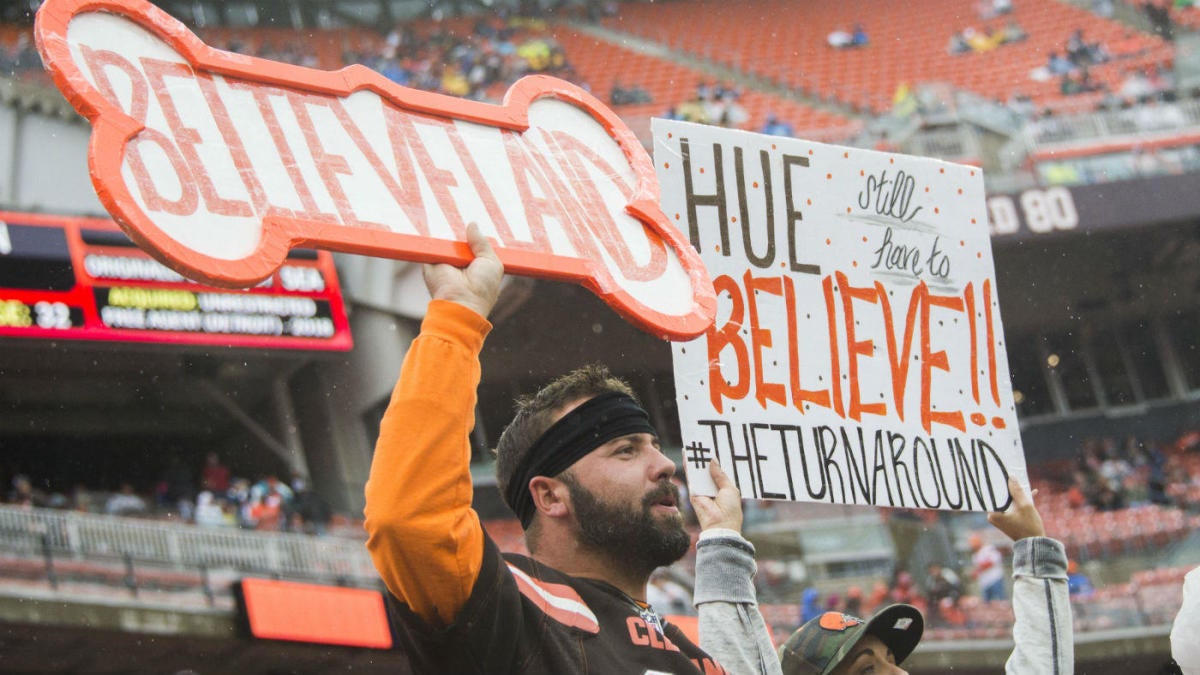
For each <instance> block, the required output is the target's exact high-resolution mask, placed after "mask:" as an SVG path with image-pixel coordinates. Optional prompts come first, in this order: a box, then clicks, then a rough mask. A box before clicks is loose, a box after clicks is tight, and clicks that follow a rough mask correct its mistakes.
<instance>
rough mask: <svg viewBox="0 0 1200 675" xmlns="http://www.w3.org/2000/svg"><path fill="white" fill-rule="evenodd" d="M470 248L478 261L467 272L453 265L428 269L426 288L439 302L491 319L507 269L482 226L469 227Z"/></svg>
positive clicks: (468, 239) (466, 269)
mask: <svg viewBox="0 0 1200 675" xmlns="http://www.w3.org/2000/svg"><path fill="white" fill-rule="evenodd" d="M467 244H468V245H469V246H470V247H471V252H472V253H474V254H475V259H474V260H472V261H471V264H469V265H467V266H466V267H464V268H458V267H455V266H453V265H446V264H436V265H425V266H424V268H423V270H422V271H423V272H424V275H425V287H426V288H428V289H429V295H431V296H433V298H434V299H435V300H449V301H451V302H457V303H458V304H460V305H462V306H464V307H466V308H468V309H470V310H473V311H474V312H475V313H477V314H479V316H482V317H485V318H486V317H487V315H488V312H491V311H492V307H493V306H494V305H495V304H496V298H497V297H498V296H499V295H500V282H501V281H502V280H503V279H504V265H503V263H501V262H500V258H499V257H498V256H497V255H496V252H495V251H494V250H492V243H491V242H490V241H488V239H487V237H485V236H483V232H481V231H480V230H479V226H478V225H476V224H475V223H471V224H470V225H468V226H467Z"/></svg>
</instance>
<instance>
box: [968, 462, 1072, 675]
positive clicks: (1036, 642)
mask: <svg viewBox="0 0 1200 675" xmlns="http://www.w3.org/2000/svg"><path fill="white" fill-rule="evenodd" d="M1008 489H1009V492H1010V493H1011V494H1012V498H1013V503H1012V506H1010V507H1009V509H1008V510H1007V511H1005V512H1003V513H991V514H988V522H990V523H991V524H992V525H993V526H995V527H996V529H998V530H1000V531H1001V532H1003V533H1004V534H1006V535H1008V536H1009V538H1011V539H1012V540H1013V613H1014V614H1015V615H1016V621H1015V622H1014V623H1013V643H1014V646H1013V652H1012V655H1011V656H1009V658H1008V662H1007V663H1006V664H1005V672H1007V673H1012V674H1013V675H1016V674H1017V673H1020V674H1021V675H1030V674H1032V675H1041V674H1045V675H1071V673H1073V672H1075V670H1074V669H1075V636H1074V626H1073V624H1072V618H1071V600H1070V594H1069V592H1068V590H1067V553H1066V549H1065V548H1063V545H1062V543H1061V542H1059V541H1056V540H1054V539H1050V538H1048V537H1046V528H1045V526H1044V525H1042V516H1041V515H1040V514H1039V513H1038V511H1037V508H1036V507H1035V506H1034V505H1033V500H1032V499H1030V496H1029V495H1027V494H1025V490H1024V489H1023V488H1022V487H1021V484H1020V483H1018V482H1017V480H1016V479H1015V478H1011V477H1010V478H1009V479H1008Z"/></svg>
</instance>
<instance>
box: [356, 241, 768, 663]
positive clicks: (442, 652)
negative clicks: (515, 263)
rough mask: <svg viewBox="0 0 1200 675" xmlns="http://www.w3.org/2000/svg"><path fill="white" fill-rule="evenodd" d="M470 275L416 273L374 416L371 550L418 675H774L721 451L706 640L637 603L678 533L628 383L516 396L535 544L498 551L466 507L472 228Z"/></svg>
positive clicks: (522, 500)
mask: <svg viewBox="0 0 1200 675" xmlns="http://www.w3.org/2000/svg"><path fill="white" fill-rule="evenodd" d="M468 243H469V244H470V246H471V250H472V251H473V252H474V254H475V259H474V260H473V261H472V262H471V264H470V265H468V266H467V267H466V268H465V269H458V268H455V267H451V266H448V265H430V266H426V268H425V282H426V285H427V286H428V288H429V291H430V294H431V296H432V297H433V300H432V301H431V302H430V304H429V307H428V310H427V313H426V316H425V319H424V321H423V322H422V326H421V332H420V335H419V336H418V337H417V339H416V340H414V341H413V344H412V347H411V348H410V349H409V352H408V354H407V355H406V357H405V361H404V366H403V368H402V369H401V373H400V379H399V381H398V383H397V385H396V389H395V392H394V393H393V396H392V400H391V403H390V404H389V406H388V409H387V412H386V413H385V415H384V418H383V421H382V423H381V425H380V435H379V441H378V443H377V445H376V450H375V456H374V459H373V460H372V465H371V475H370V479H369V480H368V482H367V486H366V500H367V501H366V504H367V505H366V510H365V514H366V521H365V524H366V528H367V531H368V534H369V538H368V541H367V547H368V549H369V550H370V552H371V555H372V558H373V560H374V562H375V566H376V568H377V569H378V570H379V573H380V576H381V577H382V578H383V580H384V582H385V584H386V585H387V587H388V590H389V591H390V596H391V597H390V598H389V610H390V611H391V615H392V618H393V624H394V625H395V626H396V627H397V643H398V646H399V648H400V649H402V650H404V651H405V652H406V653H408V654H409V655H410V658H411V660H412V664H413V667H414V670H415V671H416V672H430V673H508V672H514V673H515V672H519V673H535V674H536V673H546V674H555V675H558V674H564V673H650V672H654V673H680V674H682V673H705V674H708V673H727V672H735V673H756V672H761V673H777V672H779V664H778V660H777V658H776V656H775V653H774V651H773V649H772V647H771V644H770V640H769V637H768V633H767V630H766V626H765V624H764V623H763V621H762V617H761V615H760V614H759V612H758V609H757V606H756V604H755V596H754V588H753V581H752V577H753V574H754V569H755V563H754V559H753V551H754V549H753V547H752V546H751V545H750V543H749V542H747V541H746V540H745V539H743V538H742V537H741V535H740V532H739V530H740V528H741V522H742V512H741V503H740V495H738V493H737V490H736V489H735V488H734V487H733V486H732V485H731V482H730V481H729V479H728V478H727V477H726V476H725V475H724V474H723V473H721V471H720V469H719V467H718V466H717V465H716V463H712V464H711V465H710V468H711V475H712V476H713V480H714V483H715V484H716V486H717V487H718V493H717V495H716V496H715V497H693V498H692V504H693V507H694V508H695V510H696V512H697V517H698V519H699V520H700V524H701V528H702V532H701V535H700V541H699V543H698V544H697V562H696V567H697V580H696V589H695V598H694V602H695V603H696V604H697V606H698V608H699V610H700V634H701V645H699V646H698V645H695V644H693V643H692V642H691V641H690V640H689V639H688V638H687V637H686V636H685V635H684V634H683V632H682V631H681V630H679V628H678V627H676V626H674V625H673V624H670V623H668V622H666V621H664V620H663V618H662V617H661V616H660V615H659V614H658V613H657V612H656V611H655V610H654V608H653V607H651V606H649V605H648V604H647V603H646V584H647V581H648V580H649V577H650V574H651V573H652V572H653V571H654V570H655V568H657V567H660V566H662V565H669V564H671V563H673V562H675V561H676V560H678V559H679V558H681V557H682V556H683V555H684V553H686V552H687V550H688V547H689V546H690V537H689V535H688V533H687V531H686V530H685V529H684V527H683V519H682V517H681V515H680V512H679V493H678V491H677V489H676V488H675V486H674V485H673V484H672V482H671V480H670V479H671V477H672V476H673V475H674V473H675V465H674V463H673V462H672V461H671V460H670V459H669V458H667V457H666V456H664V455H663V454H662V452H661V450H660V447H659V443H658V434H657V432H656V431H655V429H654V427H653V426H652V425H651V424H650V421H649V417H648V415H647V414H646V412H645V410H643V409H642V407H641V406H640V405H639V404H638V402H637V400H636V398H635V397H634V396H633V393H632V391H630V389H629V387H628V386H627V385H626V384H624V383H623V382H621V381H620V380H618V379H616V378H614V377H612V376H611V375H610V374H609V373H608V372H607V371H606V370H604V369H603V368H599V367H589V368H584V369H581V370H579V371H576V372H574V373H571V374H569V375H567V376H565V377H563V378H560V379H559V380H557V381H556V382H554V383H553V384H551V385H549V386H547V387H546V388H544V389H543V390H542V391H540V392H538V394H537V395H535V396H533V397H531V398H529V399H525V400H523V401H520V402H518V410H517V415H516V418H515V419H514V420H513V422H512V423H511V424H510V425H509V427H508V428H507V429H506V430H505V432H504V434H503V435H502V437H501V439H500V442H499V444H498V446H497V448H496V452H497V463H496V467H497V469H496V470H497V477H498V483H499V487H500V490H501V493H502V494H503V495H504V496H505V500H506V501H507V502H508V504H509V506H510V507H511V508H512V509H513V511H514V512H515V513H516V514H517V517H518V518H519V519H520V521H521V524H522V526H523V527H524V529H525V536H526V543H527V546H528V549H529V551H530V556H529V557H526V556H520V555H514V554H501V553H500V551H499V549H497V547H496V545H495V544H494V543H493V542H492V541H491V540H490V539H489V538H488V537H487V535H486V533H485V532H484V531H483V528H482V527H481V525H480V522H479V517H478V515H477V514H476V513H475V512H474V511H473V510H472V509H471V496H472V484H471V474H470V466H469V463H470V445H469V442H468V434H469V433H470V431H471V428H472V426H473V424H474V410H475V402H476V394H475V389H476V387H477V386H478V384H479V378H480V366H479V353H480V350H481V349H482V345H483V340H484V337H485V336H486V335H487V333H488V331H489V330H490V328H491V325H490V324H489V323H488V321H487V319H486V317H487V314H488V312H489V311H490V310H491V309H492V306H493V305H494V304H495V301H496V297H497V295H498V293H499V288H500V281H501V278H502V276H503V266H502V265H501V264H500V261H499V259H498V258H497V257H496V255H495V253H494V252H493V251H492V248H491V246H490V244H489V243H488V241H487V239H486V238H484V237H483V236H482V235H481V234H480V232H479V229H478V228H477V227H475V226H473V225H472V226H471V227H469V228H468Z"/></svg>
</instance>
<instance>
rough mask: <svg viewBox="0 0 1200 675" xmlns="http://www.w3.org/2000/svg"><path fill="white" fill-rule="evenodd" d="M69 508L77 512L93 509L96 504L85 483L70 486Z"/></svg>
mask: <svg viewBox="0 0 1200 675" xmlns="http://www.w3.org/2000/svg"><path fill="white" fill-rule="evenodd" d="M69 508H70V509H71V510H72V511H78V512H79V513H91V512H92V511H94V510H95V508H96V505H95V504H94V503H93V500H92V493H91V491H89V490H88V489H87V485H84V484H83V483H76V484H75V487H73V488H71V499H70V503H69Z"/></svg>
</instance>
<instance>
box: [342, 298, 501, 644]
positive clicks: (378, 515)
mask: <svg viewBox="0 0 1200 675" xmlns="http://www.w3.org/2000/svg"><path fill="white" fill-rule="evenodd" d="M491 327H492V326H491V324H490V323H488V321H487V319H485V318H483V317H481V316H479V315H478V314H476V313H475V312H473V311H471V310H469V309H467V308H466V307H463V306H462V305H459V304H456V303H453V302H448V301H444V300H434V301H433V302H431V303H430V304H429V309H428V311H427V313H426V315H425V320H424V321H423V322H422V323H421V333H420V335H418V336H417V338H416V339H415V340H413V343H412V346H411V347H409V350H408V354H407V355H406V356H405V357H404V365H403V366H402V367H401V369H400V379H399V381H398V382H397V383H396V389H395V390H394V391H393V392H392V399H391V402H390V403H389V404H388V408H387V412H385V413H384V415H383V421H382V422H381V424H380V429H379V441H378V442H377V443H376V445H375V457H374V459H373V460H372V461H371V474H370V477H369V478H368V479H367V486H366V509H365V510H364V515H365V526H366V529H367V549H368V550H369V551H370V552H371V558H372V559H373V560H374V562H375V567H376V569H378V570H379V574H380V576H381V577H383V581H384V583H385V584H386V585H387V587H388V590H390V591H391V592H392V594H393V595H395V596H396V597H397V598H399V599H400V600H402V601H404V603H405V604H407V605H408V606H409V608H411V609H412V610H413V611H414V612H416V613H417V614H418V615H420V616H421V617H422V618H423V619H425V621H426V622H428V623H429V624H430V625H431V626H435V627H439V628H440V627H443V626H446V625H449V624H450V623H451V622H452V621H453V620H454V617H455V616H456V615H457V614H458V611H459V610H460V609H461V608H462V607H463V605H465V604H466V602H467V598H468V597H470V595H471V588H472V586H474V584H475V579H476V577H477V576H478V575H479V568H480V566H481V564H482V562H483V527H482V525H480V522H479V516H478V515H477V514H476V513H475V511H474V510H472V509H471V495H472V490H471V471H470V462H471V448H470V442H469V440H468V434H469V433H470V431H471V427H472V426H473V425H474V423H475V401H476V393H475V389H476V387H478V386H479V378H480V367H479V352H480V350H481V349H482V348H483V339H484V337H486V336H487V334H488V332H489V331H490V330H491Z"/></svg>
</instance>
